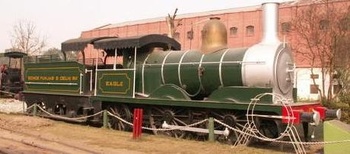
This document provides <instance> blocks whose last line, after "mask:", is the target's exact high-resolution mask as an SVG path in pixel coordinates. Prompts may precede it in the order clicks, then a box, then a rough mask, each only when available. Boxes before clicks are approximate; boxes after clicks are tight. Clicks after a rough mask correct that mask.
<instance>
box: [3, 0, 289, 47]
mask: <svg viewBox="0 0 350 154" xmlns="http://www.w3.org/2000/svg"><path fill="white" fill-rule="evenodd" d="M267 1H271V0H182V1H181V0H1V1H0V52H4V50H5V49H8V48H11V40H12V39H13V38H12V33H13V27H14V25H15V24H16V23H18V22H19V21H30V22H32V23H33V24H34V25H35V26H36V32H37V33H38V35H40V36H42V37H45V38H46V41H47V43H48V45H47V48H53V47H55V48H59V49H60V46H61V45H60V44H61V42H64V41H66V40H68V39H72V38H77V37H80V34H81V32H82V31H87V30H91V29H93V28H96V27H100V26H103V25H106V24H115V23H121V22H126V21H134V20H140V19H148V18H157V17H163V16H164V17H165V16H167V15H168V14H173V13H174V11H175V9H176V8H178V12H177V14H178V15H180V14H186V13H195V12H205V11H212V10H220V9H228V8H237V7H245V6H254V5H261V4H262V3H264V2H267ZM274 1H277V2H282V1H290V0H274Z"/></svg>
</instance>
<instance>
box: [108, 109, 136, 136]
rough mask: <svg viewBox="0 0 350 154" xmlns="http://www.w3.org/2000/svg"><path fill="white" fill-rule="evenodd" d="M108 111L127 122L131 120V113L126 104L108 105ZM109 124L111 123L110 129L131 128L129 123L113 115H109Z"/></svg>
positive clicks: (123, 129)
mask: <svg viewBox="0 0 350 154" xmlns="http://www.w3.org/2000/svg"><path fill="white" fill-rule="evenodd" d="M108 111H109V112H110V113H112V114H114V115H116V116H117V117H120V118H121V119H123V120H125V121H127V122H131V120H132V114H131V112H130V110H129V108H128V107H127V106H126V105H119V106H110V107H109V108H108ZM109 124H110V125H111V128H112V129H116V130H121V131H130V130H131V126H130V125H129V124H126V123H124V122H123V121H121V120H119V119H117V118H116V117H113V116H110V117H109Z"/></svg>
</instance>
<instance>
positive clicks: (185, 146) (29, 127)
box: [0, 114, 313, 154]
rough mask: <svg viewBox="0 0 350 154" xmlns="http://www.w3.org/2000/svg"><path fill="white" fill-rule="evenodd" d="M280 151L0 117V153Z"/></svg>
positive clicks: (23, 117) (4, 115) (29, 117)
mask: <svg viewBox="0 0 350 154" xmlns="http://www.w3.org/2000/svg"><path fill="white" fill-rule="evenodd" d="M284 152H286V151H284ZM284 152H281V151H278V150H271V149H262V148H256V147H246V146H238V147H234V146H231V145H225V144H220V143H210V142H203V141H191V140H184V139H175V138H170V137H165V136H155V135H150V134H146V133H143V134H142V136H141V138H139V139H137V140H135V139H132V132H120V131H116V130H109V129H104V128H96V127H91V126H83V125H78V124H69V123H65V122H60V121H54V120H50V119H44V118H40V117H31V116H25V115H10V114H0V153H23V154H27V153H28V154H29V153H39V154H40V153H114V154H115V153H116V154H118V153H120V154H122V153H123V154H124V153H128V154H143V153H147V154H148V153H152V154H158V153H159V154H163V153H167V154H192V153H193V154H194V153H196V154H197V153H203V154H213V153H220V154H226V153H227V154H229V153H241V154H244V153H250V154H251V153H284ZM288 153H289V152H288ZM311 153H313V152H311Z"/></svg>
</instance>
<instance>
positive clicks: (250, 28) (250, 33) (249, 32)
mask: <svg viewBox="0 0 350 154" xmlns="http://www.w3.org/2000/svg"><path fill="white" fill-rule="evenodd" d="M246 36H254V26H252V25H249V26H247V27H246Z"/></svg>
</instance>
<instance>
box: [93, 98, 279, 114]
mask: <svg viewBox="0 0 350 154" xmlns="http://www.w3.org/2000/svg"><path fill="white" fill-rule="evenodd" d="M94 100H96V101H102V102H103V101H106V102H123V103H126V104H135V105H136V104H137V105H151V106H153V105H160V106H171V107H184V108H186V107H189V108H191V107H193V108H207V109H225V110H236V111H237V110H240V111H246V110H247V108H248V105H249V104H248V103H232V101H210V100H184V99H181V100H180V99H176V100H172V99H169V98H166V99H162V98H142V97H136V98H129V97H111V96H95V97H91V99H90V101H91V102H93V101H94ZM254 109H255V111H257V112H259V111H263V112H273V113H276V114H281V111H282V106H281V105H271V104H265V103H261V104H257V105H256V106H255V108H254Z"/></svg>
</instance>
